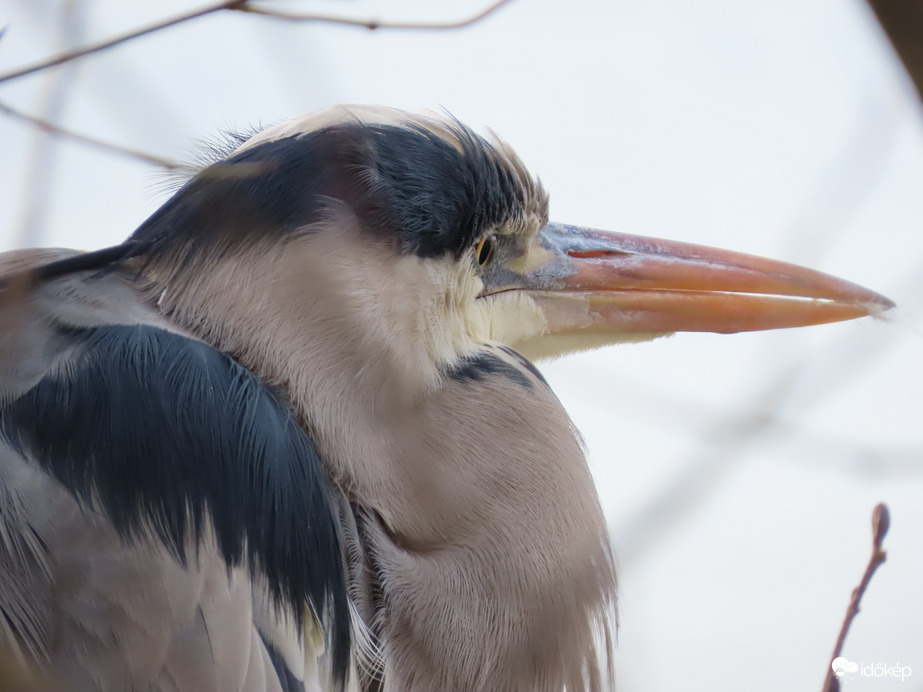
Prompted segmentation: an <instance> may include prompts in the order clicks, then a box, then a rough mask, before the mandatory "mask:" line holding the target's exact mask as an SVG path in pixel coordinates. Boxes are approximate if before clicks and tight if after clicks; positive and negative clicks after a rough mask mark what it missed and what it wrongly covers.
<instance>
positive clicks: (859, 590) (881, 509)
mask: <svg viewBox="0 0 923 692" xmlns="http://www.w3.org/2000/svg"><path fill="white" fill-rule="evenodd" d="M890 525H891V515H890V513H889V512H888V506H887V505H886V504H885V503H883V502H880V503H878V504H877V505H875V509H873V510H872V556H871V557H870V558H869V563H868V565H866V567H865V574H863V575H862V581H860V582H859V586H857V587H856V588H855V589H853V592H852V596H851V597H850V599H849V607H848V608H847V609H846V617H845V618H843V625H842V627H840V634H839V636H838V637H837V638H836V646H834V647H833V655H832V656H831V657H830V661H829V663H828V665H827V677H826V678H825V679H824V688H823V692H839V690H840V680H839V678H838V677H837V676H836V674H835V673H834V672H833V662H834V660H836V659H837V658H839V656H840V654H841V653H842V651H843V644H844V643H845V642H846V634H847V633H848V632H849V627H850V625H852V621H853V620H854V619H855V617H856V615H857V614H858V612H859V601H861V600H862V596H863V594H865V590H866V589H867V588H868V585H869V582H870V581H872V575H873V574H875V570H877V569H878V567H879V565H881V563H882V562H884V561H885V559H886V558H887V553H886V552H885V551H884V550H882V549H881V544H882V541H884V538H885V534H887V533H888V527H889V526H890Z"/></svg>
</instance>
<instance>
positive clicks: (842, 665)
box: [830, 656, 859, 678]
mask: <svg viewBox="0 0 923 692" xmlns="http://www.w3.org/2000/svg"><path fill="white" fill-rule="evenodd" d="M830 667H831V668H833V674H834V675H836V676H837V677H838V678H841V677H843V676H844V675H846V673H855V672H856V671H857V670H859V664H858V663H854V662H853V661H850V660H849V659H847V658H845V657H843V656H838V657H837V658H835V659H833V662H832V663H831V664H830Z"/></svg>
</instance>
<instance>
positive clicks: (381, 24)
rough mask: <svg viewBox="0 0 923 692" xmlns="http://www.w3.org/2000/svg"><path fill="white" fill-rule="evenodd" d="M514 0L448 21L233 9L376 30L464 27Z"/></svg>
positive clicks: (246, 6) (248, 7) (245, 7)
mask: <svg viewBox="0 0 923 692" xmlns="http://www.w3.org/2000/svg"><path fill="white" fill-rule="evenodd" d="M510 2H512V0H497V2H494V3H493V4H491V5H488V6H487V7H486V8H484V9H483V10H481V11H480V12H478V13H477V14H474V15H472V16H470V17H467V18H465V19H453V20H451V21H448V22H390V21H387V20H380V19H356V18H354V17H337V16H333V15H326V14H299V13H297V12H282V11H280V10H270V9H266V8H263V7H255V6H253V5H250V4H249V3H245V4H243V5H242V6H241V7H234V8H231V9H234V10H237V11H239V12H247V13H249V14H258V15H261V16H263V17H274V18H276V19H285V20H288V21H293V22H324V23H326V24H342V25H345V26H358V27H364V28H366V29H370V30H372V31H374V30H375V29H430V30H433V29H436V30H438V29H462V28H464V27H466V26H471V25H472V24H476V23H477V22H479V21H481V20H482V19H485V18H486V17H488V16H489V15H491V14H493V13H494V12H496V11H497V10H499V9H500V8H501V7H503V6H504V5H508V4H509V3H510Z"/></svg>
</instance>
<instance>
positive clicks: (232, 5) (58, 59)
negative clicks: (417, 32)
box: [0, 0, 512, 84]
mask: <svg viewBox="0 0 923 692" xmlns="http://www.w3.org/2000/svg"><path fill="white" fill-rule="evenodd" d="M511 1H512V0H497V1H496V2H494V3H493V4H491V5H489V6H488V7H487V8H486V9H484V10H482V11H480V12H478V13H477V14H475V15H473V16H471V17H468V18H466V19H461V20H454V21H449V22H432V23H426V22H418V23H417V22H389V21H382V20H377V19H351V18H349V17H338V16H332V15H324V14H289V13H285V12H278V11H275V10H269V9H265V8H259V7H254V6H253V5H251V4H250V3H249V1H248V0H223V1H222V2H219V3H216V4H214V5H208V6H206V7H202V8H199V9H197V10H192V11H191V12H187V13H185V14H179V15H176V16H174V17H170V18H169V19H164V20H162V21H160V22H157V23H155V24H150V25H148V26H145V27H141V28H140V29H135V30H134V31H130V32H128V33H126V34H122V35H120V36H116V37H114V38H110V39H106V40H104V41H99V42H98V43H92V44H90V45H88V46H84V47H82V48H75V49H74V50H70V51H66V52H64V53H61V54H59V55H56V56H54V57H52V58H48V59H46V60H42V61H40V62H37V63H33V64H32V65H27V66H26V67H21V68H19V69H17V70H13V71H12V72H7V73H5V74H0V84H2V83H3V82H9V81H11V80H13V79H18V78H19V77H25V76H26V75H30V74H35V73H36V72H41V71H42V70H46V69H48V68H50V67H54V66H56V65H61V64H63V63H66V62H70V61H71V60H76V59H77V58H82V57H84V56H87V55H91V54H92V53H98V52H100V51H103V50H106V49H107V48H112V47H113V46H117V45H119V44H121V43H125V42H127V41H131V40H133V39H136V38H139V37H141V36H146V35H147V34H152V33H154V32H155V31H160V30H161V29H166V28H168V27H171V26H176V25H177V24H182V23H184V22H188V21H190V20H192V19H197V18H199V17H204V16H206V15H209V14H212V13H214V12H220V11H221V10H236V11H240V12H247V13H249V14H258V15H262V16H265V17H274V18H276V19H284V20H288V21H301V22H309V21H310V22H325V23H328V24H341V25H346V26H358V27H365V28H366V29H459V28H462V27H466V26H470V25H472V24H474V23H476V22H479V21H481V20H482V19H484V18H485V17H487V16H488V15H491V14H493V13H494V12H496V11H497V10H499V9H500V8H501V7H502V6H504V5H506V4H508V3H510V2H511Z"/></svg>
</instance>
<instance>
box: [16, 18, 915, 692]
mask: <svg viewBox="0 0 923 692" xmlns="http://www.w3.org/2000/svg"><path fill="white" fill-rule="evenodd" d="M190 6H191V5H189V4H187V3H183V2H178V1H176V0H170V1H168V0H157V1H156V2H155V1H153V0H152V1H143V2H142V1H140V0H135V1H133V2H125V1H124V0H95V1H94V2H89V0H87V1H84V2H80V1H77V0H75V1H73V2H62V1H61V0H0V25H6V26H7V30H6V33H5V35H4V36H3V39H2V41H0V70H6V69H11V68H13V67H15V66H19V65H21V64H25V63H28V62H31V61H33V60H36V59H39V58H41V57H43V56H45V55H48V54H50V53H52V52H55V51H56V50H58V49H60V48H61V47H62V45H65V44H66V43H67V42H68V41H70V42H73V41H75V40H78V41H80V42H85V41H86V40H89V39H96V38H102V37H105V36H109V35H111V34H113V33H117V32H121V31H124V30H127V29H129V28H133V27H135V26H138V25H142V24H145V23H147V22H151V21H154V20H157V19H160V18H162V17H165V16H168V15H170V14H172V13H175V12H179V11H182V10H185V9H188V8H189V7H190ZM275 6H277V7H281V6H282V5H280V4H277V5H275ZM285 7H286V8H289V7H291V8H292V9H302V10H307V9H315V8H322V9H326V10H329V11H333V12H338V13H347V12H349V13H351V14H354V15H355V16H360V17H379V18H391V19H418V20H419V19H424V18H430V19H438V18H449V17H461V16H465V15H467V14H469V13H472V12H474V11H475V10H476V9H477V8H478V7H479V4H478V3H475V2H467V1H466V2H454V3H438V4H437V3H426V2H422V1H420V2H416V3H413V2H397V1H394V2H377V3H373V2H346V1H341V2H326V3H313V4H311V5H308V4H301V3H297V2H292V3H286V4H285ZM68 13H70V14H68ZM67 17H69V19H66V21H65V19H64V18H67ZM62 24H63V25H64V26H65V30H64V31H63V35H64V36H63V38H62V28H61V27H62ZM62 41H64V43H62ZM0 100H2V101H5V102H7V103H10V104H12V105H14V106H17V107H19V108H21V109H24V110H28V111H30V112H33V113H46V112H50V113H51V115H52V116H53V117H54V118H55V119H56V122H59V123H61V124H64V125H66V126H68V127H71V128H73V129H76V130H79V131H82V132H85V133H87V134H92V135H94V136H97V137H101V138H104V139H107V140H111V141H113V142H116V143H120V144H123V145H127V146H131V147H134V148H138V149H143V150H146V151H149V152H152V153H155V154H159V155H162V156H167V157H172V158H184V157H186V155H187V154H188V152H189V150H190V149H191V148H192V146H193V144H194V141H195V140H196V139H199V138H203V137H207V136H210V135H213V134H214V133H215V132H216V131H218V130H220V129H222V128H228V127H231V128H234V127H240V128H243V127H246V126H248V125H251V124H257V123H259V122H263V123H272V122H275V121H278V120H280V119H283V118H285V117H288V116H291V115H295V114H298V113H302V112H306V111H310V110H314V109H317V108H319V107H323V106H326V105H329V104H332V103H340V102H375V103H383V104H387V105H391V106H397V107H401V108H406V109H421V108H431V109H438V108H445V109H448V110H449V111H450V112H452V113H453V114H454V115H456V116H457V117H459V118H460V119H461V120H463V121H465V122H467V123H468V124H470V125H473V126H475V127H476V128H479V129H482V128H484V127H487V126H489V127H490V128H492V129H494V130H495V131H496V132H497V133H499V134H500V135H501V136H503V137H504V138H505V139H507V140H508V141H510V142H511V143H512V144H513V145H514V146H515V147H516V149H517V150H518V152H519V153H520V155H521V156H522V158H523V159H524V160H525V161H526V163H527V164H528V165H529V166H530V167H531V169H532V170H533V171H534V172H536V173H537V174H538V175H540V177H541V178H542V180H543V182H544V183H545V185H546V187H547V188H548V189H549V190H550V191H551V195H552V217H553V218H554V219H555V220H558V221H565V222H568V223H577V224H584V225H590V226H595V227H599V228H609V229H612V230H619V231H625V232H632V233H640V234H645V235H657V236H663V237H669V238H674V239H679V240H686V241H692V242H699V243H705V244H709V245H717V246H723V247H728V248H731V249H735V250H741V251H745V252H751V253H756V254H763V255H768V256H772V257H776V258H779V259H784V260H788V261H793V262H797V263H801V264H806V265H809V266H811V267H813V268H816V269H821V270H824V271H827V272H830V273H833V274H837V275H839V276H843V277H845V278H849V279H851V280H853V281H856V282H858V283H861V284H863V285H866V286H868V287H870V288H873V289H875V290H877V291H879V292H881V293H884V294H886V295H888V296H889V297H891V298H892V299H894V300H895V301H897V303H898V304H899V306H900V309H899V310H898V311H896V312H895V313H894V315H893V317H892V318H891V319H889V320H888V321H875V320H872V319H864V320H860V321H857V322H853V323H846V324H839V325H829V326H822V327H815V328H811V329H806V330H783V331H778V332H766V333H756V334H746V335H736V336H717V335H702V334H696V335H690V334H681V335H677V336H674V337H672V338H670V339H663V340H660V341H657V342H653V343H649V344H641V345H626V346H622V347H616V348H610V349H606V350H603V351H599V352H596V353H591V354H586V355H583V356H579V357H572V358H569V359H567V360H564V361H561V362H557V363H552V364H546V365H544V366H543V370H544V372H545V373H546V375H547V376H548V378H549V380H550V382H551V384H552V386H553V387H554V389H555V390H556V392H557V393H558V394H559V396H560V397H561V399H562V401H563V402H564V404H565V406H566V407H567V408H568V410H569V411H570V412H571V413H572V415H573V417H574V419H575V420H576V422H577V424H578V426H579V427H580V428H581V430H582V431H583V432H584V434H585V436H586V441H587V444H588V447H589V450H590V458H591V463H592V466H593V469H594V473H595V474H596V478H597V481H598V484H599V490H600V493H601V495H602V497H603V502H604V505H605V508H606V511H607V514H608V517H609V520H610V523H611V528H612V535H613V539H614V543H615V546H616V550H617V551H618V555H619V563H620V568H621V623H622V624H621V629H620V635H619V650H618V660H617V674H618V683H619V689H620V690H621V691H622V692H634V691H639V692H656V691H659V690H664V691H666V690H677V689H696V690H699V689H701V690H711V691H722V690H741V689H746V690H767V691H768V690H802V689H803V690H819V689H820V687H821V683H822V680H823V677H824V674H825V669H826V661H827V660H828V657H829V654H830V651H831V649H832V646H833V643H834V639H835V637H836V634H837V631H838V629H839V626H840V622H841V619H842V616H843V613H844V611H845V608H846V605H847V602H848V598H849V594H850V592H851V590H852V588H853V586H854V585H855V584H856V583H857V582H858V580H859V577H860V575H861V573H862V570H863V569H864V566H865V563H866V560H867V557H868V554H869V549H870V524H869V517H870V514H871V509H872V507H873V506H874V504H875V503H876V502H878V501H880V500H885V501H887V502H888V503H889V505H890V507H891V514H892V529H891V533H890V534H889V536H888V539H887V542H886V547H887V548H888V561H887V562H886V563H885V564H884V565H883V566H882V568H881V569H880V571H879V573H878V574H877V575H876V577H875V579H874V580H873V582H872V585H871V587H870V589H869V592H868V593H867V595H866V597H865V600H864V601H863V607H862V612H861V613H860V614H859V616H858V618H857V620H856V621H855V623H854V626H853V629H852V632H851V634H850V637H849V639H848V641H847V646H846V649H845V651H844V655H845V656H846V657H847V658H849V659H850V660H854V661H858V662H862V663H866V664H867V663H879V662H884V663H888V664H890V665H898V664H900V665H909V666H911V668H912V669H913V671H914V672H913V675H912V677H911V678H910V679H909V680H907V681H905V682H904V683H900V682H898V681H894V680H881V679H879V680H868V679H862V678H859V677H857V678H856V679H855V680H852V681H850V682H849V683H848V684H847V686H846V688H845V689H846V690H849V691H853V690H855V691H859V690H908V689H914V690H921V689H923V595H921V586H923V420H921V412H923V368H921V365H920V360H921V355H923V353H921V346H923V343H921V333H923V319H921V305H923V301H921V296H923V118H921V107H920V105H919V103H918V102H917V101H916V99H915V95H914V93H913V91H912V88H911V86H910V82H909V79H907V78H906V77H905V76H904V75H903V73H902V72H901V69H900V66H899V63H898V61H897V59H896V57H895V56H894V55H893V53H892V50H891V48H890V45H889V44H888V43H887V41H886V39H885V37H884V34H883V32H882V31H881V30H880V29H879V27H878V25H877V24H876V23H875V21H874V17H873V16H872V14H871V12H870V10H869V9H868V8H867V7H866V6H865V4H864V3H863V2H861V1H860V0H776V1H774V2H756V1H755V0H746V1H744V0H700V1H699V2H694V3H693V2H684V1H683V0H664V1H662V2H639V1H638V0H609V1H607V2H594V1H592V0H570V1H569V2H553V1H551V0H517V2H513V3H512V4H510V5H509V6H508V7H506V8H504V9H503V10H501V11H500V12H499V13H497V14H496V15H495V16H493V17H491V18H489V19H487V20H485V21H484V22H483V23H481V24H479V25H477V26H475V27H472V28H470V29H466V30H460V31H447V32H438V33H437V32H430V33H426V32H408V31H395V32H388V31H385V30H379V31H375V32H369V31H367V30H362V29H350V28H343V27H331V26H321V25H296V24H290V23H283V22H278V21H273V20H267V19H264V18H260V17H253V16H245V15H242V14H231V13H226V14H221V15H212V16H210V17H207V18H204V19H200V20H196V21H194V22H190V23H188V24H186V25H183V26H179V27H176V28H173V29H170V30H167V31H164V32H163V33H159V34H155V35H153V36H149V37H146V38H143V39H140V40H137V41H135V42H133V43H130V44H127V45H124V46H121V47H118V48H116V49H113V50H111V51H109V52H107V53H104V54H101V55H98V56H94V57H91V58H88V59H86V60H83V61H80V62H79V63H74V64H73V66H71V67H65V68H59V69H57V70H52V71H48V72H46V73H44V74H43V75H40V76H38V77H27V78H23V79H21V80H17V81H15V82H11V83H8V84H3V85H0ZM0 156H2V158H0V176H2V178H0V210H2V214H0V249H9V248H12V247H16V246H18V245H22V244H23V243H28V244H36V243H39V244H42V245H61V246H69V247H78V248H84V249H92V248H97V247H102V246H105V245H108V244H114V243H117V242H119V241H120V240H121V239H123V238H124V237H125V236H127V235H128V234H129V233H130V232H131V231H132V230H133V229H134V227H135V226H137V225H138V224H139V223H140V222H141V221H142V220H143V219H144V218H145V217H146V216H147V215H148V214H150V213H151V212H152V211H153V210H154V209H155V208H156V207H157V206H158V205H159V204H160V203H162V202H163V200H164V199H165V193H164V191H163V185H162V184H161V183H162V180H163V178H162V176H160V175H159V174H156V173H155V172H154V171H155V169H154V168H153V167H150V166H145V165H143V164H138V163H136V162H133V161H128V160H123V159H120V158H116V157H113V156H110V155H107V154H104V153H100V152H98V151H95V150H92V149H87V148H85V147H82V146H79V145H75V144H69V143H61V142H60V141H54V142H50V143H49V141H47V140H46V139H45V138H44V137H42V136H40V135H38V134H37V132H36V131H35V130H33V129H30V128H28V127H25V126H23V125H20V124H18V123H17V122H14V121H12V120H10V119H6V118H0Z"/></svg>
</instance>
